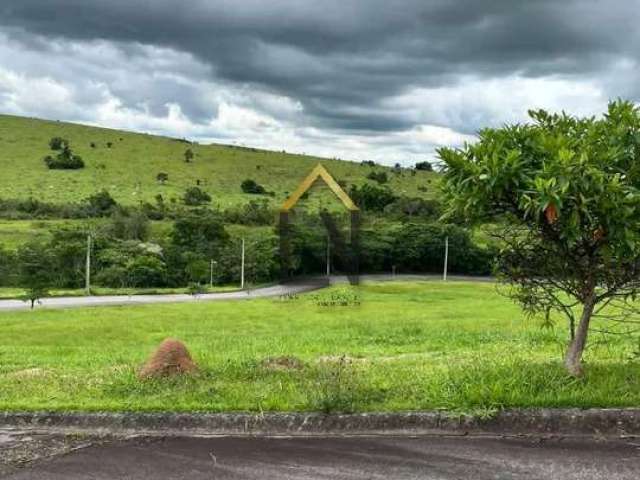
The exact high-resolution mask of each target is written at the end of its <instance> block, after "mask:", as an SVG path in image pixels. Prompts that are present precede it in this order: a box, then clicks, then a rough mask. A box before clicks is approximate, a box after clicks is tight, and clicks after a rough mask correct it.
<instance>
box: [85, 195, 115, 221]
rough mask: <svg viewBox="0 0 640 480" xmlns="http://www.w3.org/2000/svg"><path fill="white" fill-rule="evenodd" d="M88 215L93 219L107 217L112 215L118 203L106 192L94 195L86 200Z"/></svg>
mask: <svg viewBox="0 0 640 480" xmlns="http://www.w3.org/2000/svg"><path fill="white" fill-rule="evenodd" d="M86 202H87V213H88V214H89V216H91V217H105V216H108V215H110V214H111V212H113V210H114V209H115V207H117V205H118V203H117V202H116V201H115V199H114V198H113V197H112V196H111V194H110V193H109V192H107V191H106V190H101V191H99V192H98V193H94V194H93V195H91V196H90V197H88V198H87V199H86Z"/></svg>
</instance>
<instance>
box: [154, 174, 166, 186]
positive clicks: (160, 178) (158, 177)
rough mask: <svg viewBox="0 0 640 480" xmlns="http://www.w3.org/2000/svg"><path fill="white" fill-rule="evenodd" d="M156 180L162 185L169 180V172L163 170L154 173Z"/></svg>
mask: <svg viewBox="0 0 640 480" xmlns="http://www.w3.org/2000/svg"><path fill="white" fill-rule="evenodd" d="M156 181H157V182H158V183H160V184H161V185H164V184H165V183H167V182H168V181H169V174H168V173H165V172H160V173H158V174H157V175H156Z"/></svg>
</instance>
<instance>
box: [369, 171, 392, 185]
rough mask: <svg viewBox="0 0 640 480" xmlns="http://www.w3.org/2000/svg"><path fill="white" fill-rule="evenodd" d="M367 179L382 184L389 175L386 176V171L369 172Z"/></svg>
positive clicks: (386, 180)
mask: <svg viewBox="0 0 640 480" xmlns="http://www.w3.org/2000/svg"><path fill="white" fill-rule="evenodd" d="M367 178H368V179H369V180H373V181H374V182H378V183H379V184H381V185H382V184H384V183H387V182H388V181H389V177H388V176H387V172H371V173H369V175H367Z"/></svg>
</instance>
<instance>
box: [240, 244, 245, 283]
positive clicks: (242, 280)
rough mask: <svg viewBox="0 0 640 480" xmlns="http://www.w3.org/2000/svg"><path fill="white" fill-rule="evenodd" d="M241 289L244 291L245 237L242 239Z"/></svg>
mask: <svg viewBox="0 0 640 480" xmlns="http://www.w3.org/2000/svg"><path fill="white" fill-rule="evenodd" d="M240 289H241V290H244V237H242V261H241V264H240Z"/></svg>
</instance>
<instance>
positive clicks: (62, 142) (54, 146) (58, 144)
mask: <svg viewBox="0 0 640 480" xmlns="http://www.w3.org/2000/svg"><path fill="white" fill-rule="evenodd" d="M68 146H69V141H68V140H66V139H64V138H62V137H53V138H52V139H51V140H49V148H50V149H51V150H62V149H64V148H65V147H68Z"/></svg>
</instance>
